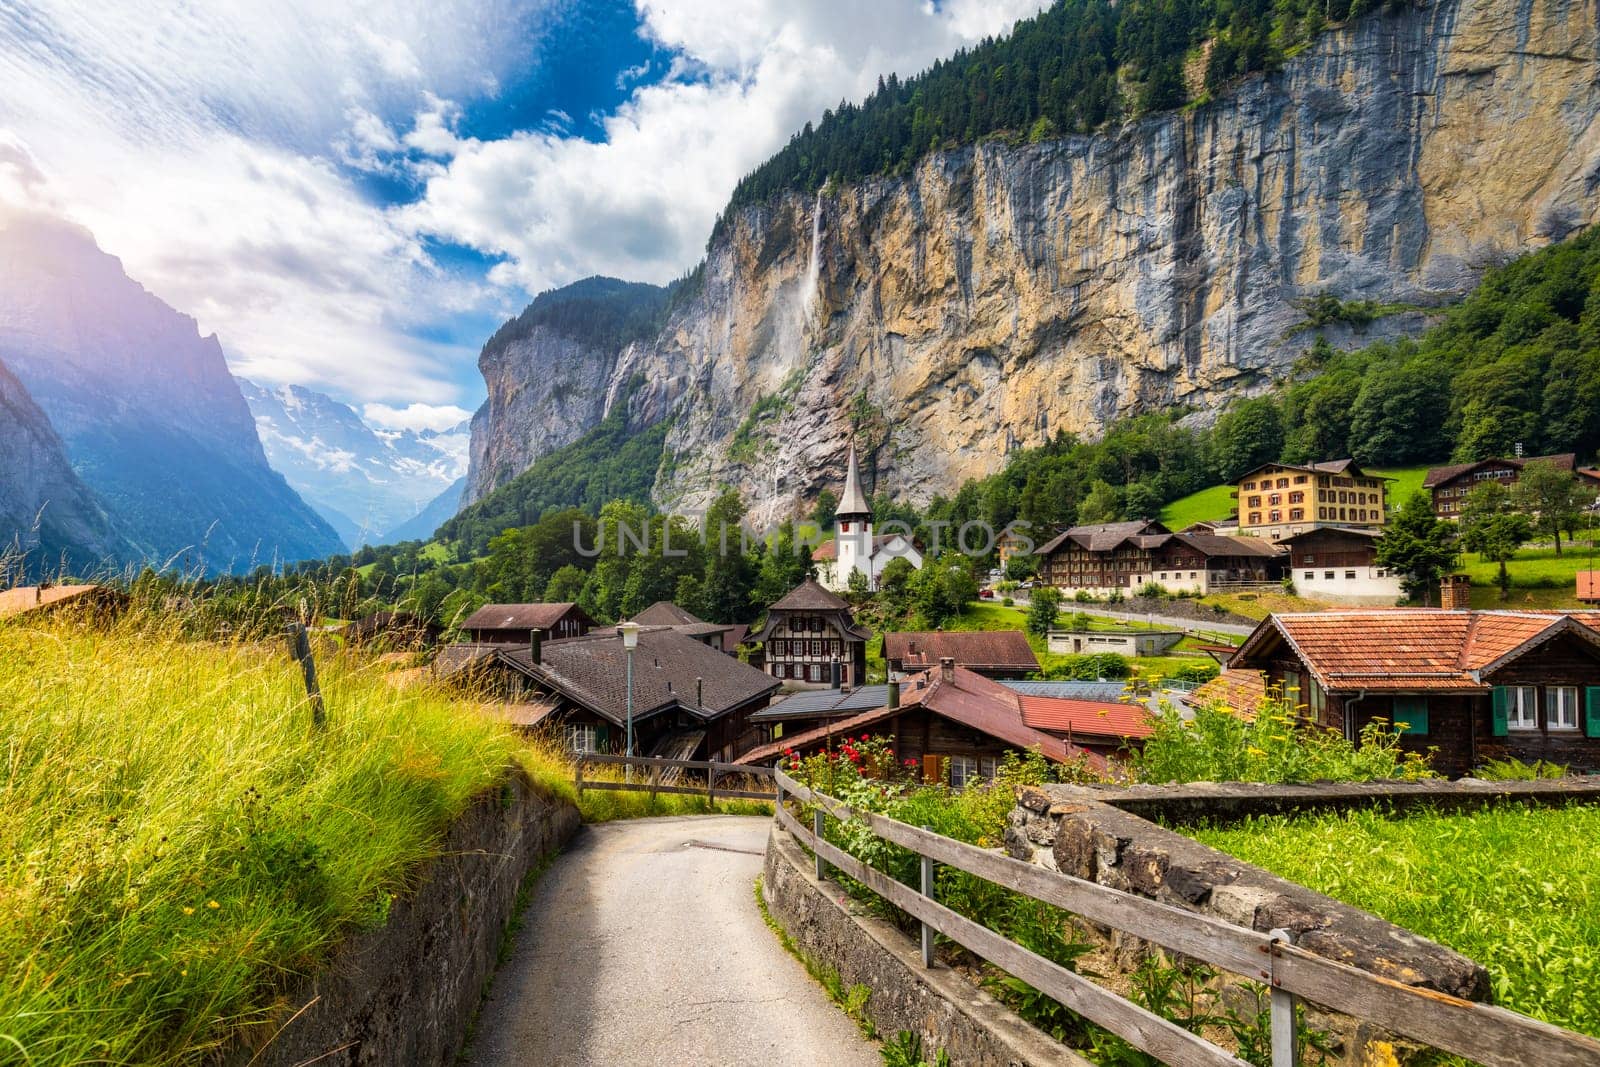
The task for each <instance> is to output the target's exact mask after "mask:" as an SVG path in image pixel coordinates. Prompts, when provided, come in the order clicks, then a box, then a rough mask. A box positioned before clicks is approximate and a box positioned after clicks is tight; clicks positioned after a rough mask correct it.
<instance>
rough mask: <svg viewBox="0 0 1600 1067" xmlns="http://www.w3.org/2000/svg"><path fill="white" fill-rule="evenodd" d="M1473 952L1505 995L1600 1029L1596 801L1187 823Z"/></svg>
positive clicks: (1599, 817) (1567, 1021) (1542, 1014)
mask: <svg viewBox="0 0 1600 1067" xmlns="http://www.w3.org/2000/svg"><path fill="white" fill-rule="evenodd" d="M1186 832H1187V833H1189V834H1191V835H1192V836H1194V837H1196V838H1198V839H1199V840H1201V841H1203V842H1205V843H1206V844H1208V845H1211V846H1212V847H1213V848H1218V849H1221V850H1222V851H1224V852H1228V853H1230V854H1232V855H1235V856H1238V857H1239V858H1240V859H1243V860H1246V861H1248V862H1250V863H1254V864H1257V865H1258V866H1261V867H1265V868H1266V869H1267V870H1270V871H1272V872H1274V873H1276V874H1279V875H1282V876H1283V877H1285V878H1288V879H1290V880H1292V881H1295V882H1298V883H1300V884H1301V885H1304V886H1308V887H1310V888H1312V889H1315V890H1317V891H1318V892H1321V893H1326V894H1328V895H1329V896H1331V897H1335V898H1337V899H1339V900H1342V901H1344V902H1346V903H1348V904H1352V905H1354V906H1356V907H1358V908H1362V909H1364V910H1366V911H1370V912H1372V913H1373V914H1375V915H1380V916H1382V917H1383V918H1385V919H1388V920H1390V921H1391V922H1394V923H1397V924H1398V925H1400V926H1403V927H1405V928H1406V929H1408V930H1412V931H1414V932H1416V933H1418V934H1421V935H1422V936H1423V937H1427V938H1430V939H1432V940H1434V941H1437V942H1439V943H1440V944H1443V945H1448V946H1449V947H1451V948H1453V949H1456V950H1457V951H1458V952H1462V953H1465V954H1466V955H1467V956H1469V957H1471V958H1472V959H1474V960H1477V961H1478V962H1479V963H1481V964H1483V965H1484V966H1485V967H1486V968H1488V970H1489V974H1490V976H1491V978H1492V980H1493V983H1494V997H1495V1001H1496V1003H1499V1004H1501V1005H1504V1006H1505V1007H1509V1008H1512V1009H1515V1010H1516V1011H1520V1012H1523V1013H1524V1014H1527V1015H1532V1016H1534V1017H1535V1018H1539V1019H1545V1020H1547V1021H1549V1022H1552V1023H1556V1024H1557V1025H1560V1026H1565V1027H1569V1028H1571V1029H1575V1030H1581V1031H1584V1032H1585V1033H1590V1034H1595V1035H1597V1036H1600V862H1597V861H1600V850H1597V846H1596V844H1595V842H1596V841H1600V808H1597V807H1593V806H1578V805H1574V806H1571V807H1568V808H1565V809H1549V808H1526V807H1522V806H1509V807H1503V808H1495V809H1491V810H1487V811H1481V812H1476V813H1473V814H1470V815H1411V816H1406V817H1403V818H1402V817H1391V816H1386V815H1384V814H1382V813H1377V812H1370V811H1366V812H1351V813H1340V814H1327V815H1317V816H1306V817H1298V818H1284V817H1274V818H1264V819H1256V820H1252V821H1248V822H1244V823H1239V824H1234V825H1230V826H1225V827H1221V828H1206V829H1198V830H1188V831H1186Z"/></svg>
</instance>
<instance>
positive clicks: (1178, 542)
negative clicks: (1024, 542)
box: [1039, 521, 1284, 596]
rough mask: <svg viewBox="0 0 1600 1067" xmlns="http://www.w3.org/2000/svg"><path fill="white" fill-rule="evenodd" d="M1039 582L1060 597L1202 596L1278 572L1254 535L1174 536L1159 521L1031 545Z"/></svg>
mask: <svg viewBox="0 0 1600 1067" xmlns="http://www.w3.org/2000/svg"><path fill="white" fill-rule="evenodd" d="M1039 557H1040V566H1039V575H1040V578H1041V580H1043V581H1044V582H1046V583H1047V584H1049V585H1053V586H1055V587H1056V588H1057V589H1060V590H1062V591H1063V592H1065V593H1066V594H1068V595H1069V596H1070V595H1074V594H1076V593H1078V592H1087V593H1090V594H1093V595H1097V596H1104V595H1108V594H1111V593H1119V592H1120V593H1122V594H1124V595H1129V594H1133V593H1136V592H1138V590H1139V588H1140V587H1141V586H1143V585H1145V584H1147V583H1155V584H1157V585H1160V586H1162V587H1163V588H1165V589H1166V590H1167V591H1168V592H1195V593H1207V592H1210V591H1212V590H1213V589H1215V588H1219V587H1226V586H1229V585H1239V584H1249V585H1254V584H1262V583H1270V582H1274V581H1277V580H1279V579H1280V578H1281V577H1282V575H1283V564H1284V557H1283V553H1282V551H1281V550H1279V549H1278V548H1277V547H1276V546H1274V545H1272V544H1271V543H1269V542H1267V541H1264V540H1262V539H1261V538H1257V537H1238V536H1227V535H1221V534H1204V533H1179V534H1175V533H1172V532H1171V531H1169V530H1168V529H1167V528H1166V527H1165V526H1162V525H1161V524H1160V523H1159V522H1148V521H1134V522H1113V523H1102V524H1100V525H1096V526H1074V527H1072V528H1071V529H1070V530H1067V531H1065V532H1063V533H1061V534H1058V535H1057V536H1055V537H1054V538H1052V539H1051V540H1049V541H1047V542H1045V544H1044V545H1042V546H1040V548H1039Z"/></svg>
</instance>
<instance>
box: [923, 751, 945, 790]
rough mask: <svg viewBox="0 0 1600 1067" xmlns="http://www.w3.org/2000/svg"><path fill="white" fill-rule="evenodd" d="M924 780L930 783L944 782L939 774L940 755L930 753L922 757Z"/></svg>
mask: <svg viewBox="0 0 1600 1067" xmlns="http://www.w3.org/2000/svg"><path fill="white" fill-rule="evenodd" d="M922 780H923V781H924V782H928V783H934V782H942V781H943V780H944V779H943V778H941V777H940V775H939V757H938V756H933V755H928V756H923V757H922Z"/></svg>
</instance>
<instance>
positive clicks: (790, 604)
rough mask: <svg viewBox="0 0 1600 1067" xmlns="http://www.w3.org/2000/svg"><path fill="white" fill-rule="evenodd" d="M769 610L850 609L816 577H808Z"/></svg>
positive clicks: (846, 610) (847, 611)
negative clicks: (819, 582)
mask: <svg viewBox="0 0 1600 1067" xmlns="http://www.w3.org/2000/svg"><path fill="white" fill-rule="evenodd" d="M767 610H769V611H842V612H845V613H846V614H848V613H849V611H850V605H849V604H846V603H845V602H844V601H843V600H842V599H841V598H840V597H838V596H837V595H835V594H833V593H830V592H828V590H826V589H824V588H823V587H822V586H821V585H820V584H818V582H817V580H816V579H815V578H807V579H806V580H805V581H803V582H801V583H800V584H799V585H797V586H795V587H794V588H793V589H791V590H789V591H788V592H787V593H785V594H784V595H783V597H782V598H781V599H780V600H779V601H778V602H777V603H776V604H774V605H772V607H770V608H769V609H767Z"/></svg>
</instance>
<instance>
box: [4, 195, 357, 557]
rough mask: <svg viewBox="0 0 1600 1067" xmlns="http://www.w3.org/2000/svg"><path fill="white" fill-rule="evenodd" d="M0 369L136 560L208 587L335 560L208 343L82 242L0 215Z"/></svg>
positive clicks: (90, 241)
mask: <svg viewBox="0 0 1600 1067" xmlns="http://www.w3.org/2000/svg"><path fill="white" fill-rule="evenodd" d="M0 359H3V360H4V361H5V362H6V364H7V365H8V366H9V367H10V368H11V370H12V371H13V372H14V373H15V375H16V377H17V379H18V380H20V382H21V383H22V385H23V386H24V387H25V388H26V389H27V391H28V393H29V394H31V395H32V397H33V399H34V400H35V401H36V402H37V404H38V406H39V408H40V409H42V410H43V412H44V413H45V414H46V415H47V416H48V418H49V420H50V424H51V425H52V426H53V427H54V428H55V430H56V431H57V432H58V433H59V434H60V437H61V440H62V441H63V442H64V443H65V446H66V454H67V456H68V458H69V459H70V460H71V463H72V468H73V470H74V471H75V472H76V473H77V475H78V477H79V478H80V479H81V480H82V482H83V483H84V484H85V485H87V486H88V488H89V489H91V490H93V491H94V493H95V494H96V496H97V497H98V498H99V500H100V501H101V503H102V504H103V505H104V507H105V512H106V515H107V517H108V518H109V519H110V522H111V527H112V529H113V530H115V531H116V533H117V534H118V535H120V536H121V537H123V538H125V539H126V540H127V541H128V542H130V543H131V545H132V552H131V554H132V555H133V556H134V557H135V558H136V559H137V560H140V561H147V562H151V563H155V564H158V565H159V564H164V563H167V562H169V561H171V562H173V563H176V564H178V565H181V566H184V567H186V568H193V569H197V570H198V569H204V570H205V571H207V572H210V573H216V572H221V571H240V570H245V569H248V568H250V567H253V566H255V565H258V564H263V563H271V562H274V561H278V560H282V561H291V560H300V559H314V558H320V557H323V556H326V555H329V554H330V553H333V552H336V551H339V550H340V543H339V538H338V535H337V534H335V533H334V531H333V529H332V528H331V527H330V526H329V525H328V524H327V522H325V521H324V520H323V519H322V518H321V517H319V516H318V515H317V514H316V513H315V512H314V511H312V510H311V508H310V507H309V506H307V505H306V503H305V502H304V501H303V500H301V499H300V497H299V496H297V495H296V494H295V492H294V490H292V489H290V488H289V486H288V483H286V482H285V481H284V480H283V477H282V475H280V474H278V473H277V472H276V471H274V470H273V469H272V468H271V467H270V466H268V464H267V458H266V455H265V454H264V453H263V452H262V450H261V442H260V440H259V439H258V438H257V436H256V428H255V422H254V420H253V419H252V418H251V416H250V409H249V408H248V407H247V406H246V404H245V401H244V397H243V396H242V395H240V392H239V387H238V385H237V384H236V383H235V382H234V380H233V377H232V375H230V374H229V372H228V367H227V363H226V361H225V360H224V358H223V354H222V346H221V344H220V343H219V341H218V340H217V337H216V336H215V335H214V334H213V335H210V336H206V337H202V336H201V335H200V333H199V330H198V329H197V327H196V324H195V321H194V319H192V318H190V317H189V316H187V315H183V314H180V313H178V312H177V311H174V310H173V309H172V308H171V307H169V306H168V305H167V304H165V303H163V302H162V301H161V300H160V299H158V298H157V297H155V296H154V295H153V294H151V293H149V292H147V291H146V290H145V289H144V288H143V287H142V286H140V285H139V284H138V283H137V282H135V281H133V280H132V279H130V278H129V277H128V276H127V274H125V273H124V272H123V269H122V264H121V262H120V261H119V260H117V259H116V258H115V257H113V256H109V255H107V254H105V253H104V252H102V251H100V249H99V247H98V246H97V245H96V244H95V241H94V238H93V237H92V236H91V235H90V234H89V233H88V232H87V231H85V230H83V229H81V228H79V227H77V226H74V225H71V224H68V223H65V222H62V221H60V220H56V219H51V218H45V217H42V216H35V215H18V216H5V217H0Z"/></svg>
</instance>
